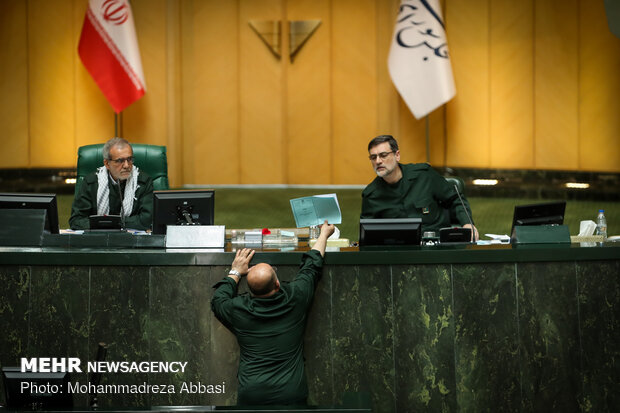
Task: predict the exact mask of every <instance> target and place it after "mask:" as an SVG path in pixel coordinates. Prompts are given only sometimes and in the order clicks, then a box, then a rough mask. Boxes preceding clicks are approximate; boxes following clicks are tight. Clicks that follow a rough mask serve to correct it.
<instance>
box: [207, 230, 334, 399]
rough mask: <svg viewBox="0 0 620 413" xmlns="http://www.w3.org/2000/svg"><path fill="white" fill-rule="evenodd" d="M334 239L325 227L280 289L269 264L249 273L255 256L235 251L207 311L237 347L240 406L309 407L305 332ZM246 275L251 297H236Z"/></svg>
mask: <svg viewBox="0 0 620 413" xmlns="http://www.w3.org/2000/svg"><path fill="white" fill-rule="evenodd" d="M333 233H334V225H330V224H328V223H327V221H325V223H323V225H322V226H321V233H320V235H319V237H318V239H317V240H316V243H315V244H314V246H313V247H312V249H311V250H310V251H308V252H306V253H305V254H304V255H303V257H302V259H301V265H300V268H299V271H298V272H297V275H296V276H295V279H294V280H293V281H291V282H290V283H284V282H283V283H280V280H279V279H278V276H277V275H276V272H275V270H274V269H273V267H271V266H270V265H269V264H265V263H262V264H257V265H254V266H252V267H249V263H250V261H251V260H252V257H253V256H254V251H253V250H251V249H247V248H244V249H242V250H239V251H237V254H236V256H235V259H234V260H233V263H232V266H231V270H230V272H229V273H228V275H227V276H226V277H225V278H224V279H223V280H221V281H219V282H218V283H217V284H215V286H214V288H216V290H215V293H214V294H213V298H212V299H211V309H212V311H213V313H214V314H215V316H216V317H217V319H218V320H220V321H221V322H222V324H224V326H226V327H227V328H228V329H229V330H230V331H231V332H232V333H233V334H234V335H235V336H236V337H237V342H238V343H239V351H240V359H239V371H238V372H237V379H238V380H239V389H238V395H237V404H238V405H244V406H254V405H272V406H273V405H304V404H306V403H307V402H306V399H307V398H308V381H307V379H306V373H305V367H304V332H305V329H306V323H307V321H308V310H309V308H310V305H311V304H312V298H313V297H314V291H315V289H316V286H317V285H318V283H319V280H320V277H321V269H322V266H323V257H324V256H325V247H326V245H327V238H328V237H329V236H330V235H331V234H333ZM244 275H247V283H248V287H249V289H250V294H239V295H238V294H237V286H238V284H239V281H240V280H241V277H242V276H244Z"/></svg>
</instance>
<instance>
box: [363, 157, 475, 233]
mask: <svg viewBox="0 0 620 413" xmlns="http://www.w3.org/2000/svg"><path fill="white" fill-rule="evenodd" d="M399 166H400V168H401V170H402V172H403V177H402V178H401V180H400V181H398V182H397V183H395V184H393V185H391V184H388V183H387V182H385V180H384V179H383V178H381V177H376V178H375V179H374V181H372V182H371V183H370V184H369V185H368V186H367V187H366V188H365V189H364V191H363V192H362V214H361V216H360V217H361V218H422V230H423V231H439V229H441V228H445V227H449V226H451V225H452V223H453V222H458V223H459V224H460V225H465V224H469V219H468V218H467V214H466V213H465V210H464V208H463V206H462V205H461V202H460V201H459V198H458V195H457V192H456V190H455V189H454V186H453V185H452V184H450V183H449V182H448V181H446V179H445V178H444V177H443V176H441V175H439V174H438V173H437V171H435V170H434V169H433V168H431V166H430V165H429V164H427V163H416V164H399ZM461 196H462V197H463V202H464V204H465V206H466V208H467V213H469V216H470V217H471V209H470V207H469V203H468V202H467V200H466V199H465V197H464V196H463V195H462V194H461Z"/></svg>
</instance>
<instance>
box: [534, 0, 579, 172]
mask: <svg viewBox="0 0 620 413" xmlns="http://www.w3.org/2000/svg"><path fill="white" fill-rule="evenodd" d="M534 12H535V15H536V18H535V33H536V37H535V45H534V49H535V52H534V64H535V68H534V79H535V84H534V108H535V116H534V117H535V122H534V124H535V129H534V137H535V145H534V166H535V167H536V168H540V169H577V168H578V165H579V162H578V151H579V142H578V136H579V65H578V63H579V59H578V56H579V30H575V29H576V28H577V27H578V22H579V21H578V3H577V0H571V1H565V0H551V1H544V2H540V1H537V2H536V3H535V9H534Z"/></svg>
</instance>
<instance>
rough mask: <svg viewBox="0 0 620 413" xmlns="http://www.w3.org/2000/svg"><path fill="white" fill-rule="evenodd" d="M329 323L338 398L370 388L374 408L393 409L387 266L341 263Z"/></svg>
mask: <svg viewBox="0 0 620 413" xmlns="http://www.w3.org/2000/svg"><path fill="white" fill-rule="evenodd" d="M331 325H332V344H331V348H332V352H333V360H334V361H333V365H334V394H335V395H336V398H337V399H338V400H337V402H340V401H341V400H340V398H341V397H342V395H343V394H344V393H345V392H354V393H360V392H361V393H364V392H369V393H371V395H372V398H373V400H372V402H373V404H374V408H375V409H376V411H380V412H393V411H395V399H394V388H395V376H394V352H393V349H394V316H393V301H392V275H391V267H389V266H359V267H354V266H346V267H345V266H343V267H340V268H339V273H338V274H334V276H333V277H332V320H331Z"/></svg>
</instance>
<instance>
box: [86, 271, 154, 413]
mask: <svg viewBox="0 0 620 413" xmlns="http://www.w3.org/2000/svg"><path fill="white" fill-rule="evenodd" d="M90 271H91V296H90V314H91V315H90V329H89V333H90V337H89V347H90V348H92V350H91V354H93V356H92V358H93V359H94V357H95V354H96V348H97V343H99V342H105V343H107V344H108V351H107V357H106V360H107V361H117V362H122V361H127V362H130V363H131V362H140V361H149V359H150V355H149V339H148V331H149V330H148V324H149V268H148V267H98V266H97V267H91V270H90ZM142 383H148V375H147V374H146V373H120V372H116V373H104V374H102V377H101V384H116V385H124V384H126V385H140V384H142ZM149 404H150V396H149V394H146V393H115V394H102V395H100V396H99V405H100V406H148V405H149Z"/></svg>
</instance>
